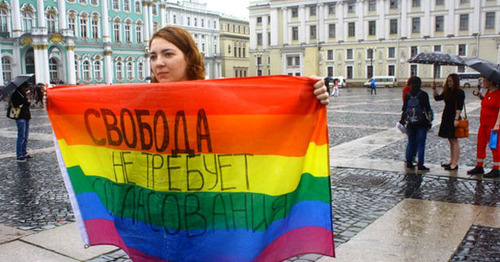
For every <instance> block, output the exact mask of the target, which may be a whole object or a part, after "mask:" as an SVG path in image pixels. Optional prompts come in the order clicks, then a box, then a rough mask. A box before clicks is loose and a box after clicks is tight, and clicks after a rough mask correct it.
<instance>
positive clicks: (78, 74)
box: [75, 60, 81, 82]
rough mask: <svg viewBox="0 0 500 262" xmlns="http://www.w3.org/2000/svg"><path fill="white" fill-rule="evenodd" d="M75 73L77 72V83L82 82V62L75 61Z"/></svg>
mask: <svg viewBox="0 0 500 262" xmlns="http://www.w3.org/2000/svg"><path fill="white" fill-rule="evenodd" d="M75 72H76V74H75V75H76V82H80V79H81V77H80V62H79V61H78V60H75Z"/></svg>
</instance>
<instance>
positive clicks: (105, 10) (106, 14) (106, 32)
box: [91, 1, 113, 43]
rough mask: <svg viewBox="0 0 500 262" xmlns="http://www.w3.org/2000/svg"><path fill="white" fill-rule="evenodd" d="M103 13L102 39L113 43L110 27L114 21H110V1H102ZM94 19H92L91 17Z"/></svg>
mask: <svg viewBox="0 0 500 262" xmlns="http://www.w3.org/2000/svg"><path fill="white" fill-rule="evenodd" d="M100 3H101V10H102V12H101V15H102V21H101V24H102V40H103V42H104V43H111V34H110V29H109V28H110V27H111V26H113V23H110V21H109V6H108V1H101V2H100ZM91 20H92V19H91Z"/></svg>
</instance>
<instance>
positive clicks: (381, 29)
mask: <svg viewBox="0 0 500 262" xmlns="http://www.w3.org/2000/svg"><path fill="white" fill-rule="evenodd" d="M385 5H386V2H385V0H379V1H377V13H378V14H379V16H378V21H377V39H378V40H384V39H385V38H386V32H385V31H386V30H385V27H386V26H385V25H386V20H385Z"/></svg>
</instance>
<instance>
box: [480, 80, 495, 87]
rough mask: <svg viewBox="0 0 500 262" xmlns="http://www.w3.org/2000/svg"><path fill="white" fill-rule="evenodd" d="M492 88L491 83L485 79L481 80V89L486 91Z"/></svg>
mask: <svg viewBox="0 0 500 262" xmlns="http://www.w3.org/2000/svg"><path fill="white" fill-rule="evenodd" d="M493 86H494V84H493V82H492V81H490V80H488V79H486V78H483V88H486V89H490V88H492V87H493Z"/></svg>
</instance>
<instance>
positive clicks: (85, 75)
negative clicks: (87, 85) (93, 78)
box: [82, 60, 90, 81]
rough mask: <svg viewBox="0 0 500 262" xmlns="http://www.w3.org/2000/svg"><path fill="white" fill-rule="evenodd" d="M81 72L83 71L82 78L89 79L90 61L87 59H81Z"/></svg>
mask: <svg viewBox="0 0 500 262" xmlns="http://www.w3.org/2000/svg"><path fill="white" fill-rule="evenodd" d="M82 73H83V80H84V81H90V61H89V60H85V61H83V63H82Z"/></svg>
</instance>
